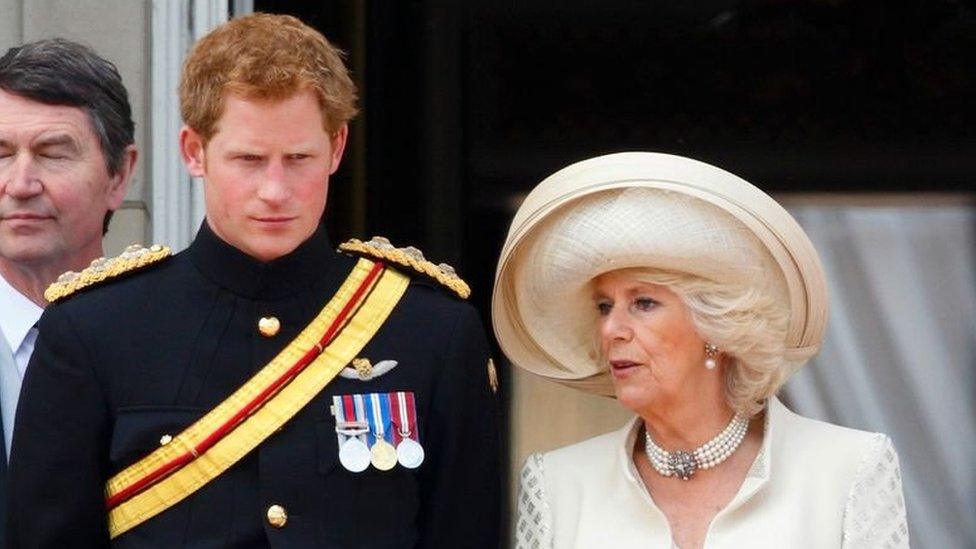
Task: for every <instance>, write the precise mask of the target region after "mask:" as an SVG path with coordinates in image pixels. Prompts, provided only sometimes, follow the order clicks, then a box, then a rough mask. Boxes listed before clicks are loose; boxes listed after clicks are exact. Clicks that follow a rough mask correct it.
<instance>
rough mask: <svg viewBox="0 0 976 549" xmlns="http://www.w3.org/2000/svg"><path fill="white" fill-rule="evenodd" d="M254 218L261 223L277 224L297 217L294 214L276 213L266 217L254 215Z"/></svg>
mask: <svg viewBox="0 0 976 549" xmlns="http://www.w3.org/2000/svg"><path fill="white" fill-rule="evenodd" d="M252 219H254V220H255V221H257V222H259V223H271V224H277V223H287V222H289V221H292V220H294V219H297V218H296V217H293V216H284V215H274V216H266V217H254V218H252Z"/></svg>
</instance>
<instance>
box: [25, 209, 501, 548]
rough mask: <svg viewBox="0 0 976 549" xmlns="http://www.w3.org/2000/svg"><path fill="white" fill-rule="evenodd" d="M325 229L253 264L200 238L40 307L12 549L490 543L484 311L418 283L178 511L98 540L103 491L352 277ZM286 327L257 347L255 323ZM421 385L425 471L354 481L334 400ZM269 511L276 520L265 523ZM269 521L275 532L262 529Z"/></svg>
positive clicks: (489, 402)
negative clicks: (352, 353)
mask: <svg viewBox="0 0 976 549" xmlns="http://www.w3.org/2000/svg"><path fill="white" fill-rule="evenodd" d="M354 264H355V259H353V258H350V257H346V256H344V255H340V254H337V253H335V252H334V251H333V249H332V247H331V246H330V244H329V242H328V239H327V238H326V236H325V235H324V232H323V231H322V230H321V229H320V230H319V231H318V232H317V233H316V234H315V235H313V236H312V237H311V238H310V239H309V240H307V241H306V242H305V243H303V244H302V245H301V246H300V247H299V248H298V249H296V250H295V251H294V252H292V253H291V254H289V255H287V256H285V257H282V258H280V259H278V260H275V261H273V262H270V263H264V264H262V263H259V262H256V261H255V260H253V259H251V258H250V257H248V256H246V255H245V254H243V253H241V252H240V251H238V250H237V249H235V248H233V247H231V246H229V245H228V244H226V243H225V242H223V241H222V240H220V239H219V238H218V237H216V236H215V235H214V234H213V232H212V231H210V230H209V228H207V227H206V224H204V227H203V228H202V229H201V230H200V233H199V234H198V235H197V238H196V240H195V241H194V242H193V244H192V245H191V246H190V248H188V249H187V250H186V251H185V252H183V253H180V254H177V255H176V256H174V257H172V258H170V259H167V260H164V261H162V262H160V263H159V264H158V265H155V266H153V267H150V268H149V269H147V270H146V271H145V272H141V273H137V274H133V275H132V276H129V277H127V278H124V279H121V280H117V281H114V282H111V283H108V284H105V285H103V286H101V287H97V288H93V289H91V290H89V291H85V292H82V293H80V294H79V295H76V296H73V297H71V298H70V299H68V300H66V301H65V302H63V303H59V304H56V305H52V306H51V307H49V308H48V309H47V310H46V311H45V313H44V316H43V318H42V320H41V325H40V333H41V334H42V335H41V336H40V338H39V340H38V342H37V346H36V349H35V351H34V355H33V359H32V362H31V365H30V368H29V370H28V374H27V377H26V379H25V380H24V388H23V391H24V393H23V396H22V397H21V399H20V407H19V409H18V413H17V418H18V420H17V426H16V430H15V435H14V444H13V447H14V455H13V456H12V461H11V464H10V476H9V488H8V509H9V515H8V532H7V533H8V540H9V541H10V545H9V546H10V547H59V548H61V547H99V546H109V545H111V546H112V547H183V546H191V547H269V546H270V547H336V548H345V547H415V546H419V547H438V548H448V547H497V546H498V539H499V536H498V524H499V506H500V497H499V490H500V471H499V462H500V459H499V439H498V429H497V405H496V402H495V398H494V395H493V394H492V392H491V390H490V389H489V386H488V380H487V377H488V376H487V373H486V363H487V360H488V349H487V345H486V342H485V337H484V331H483V327H482V325H481V322H480V320H479V318H478V315H477V313H476V312H475V310H474V309H473V308H472V307H471V306H470V305H468V304H466V303H464V302H462V301H460V300H458V299H456V298H453V297H451V296H450V295H449V294H448V293H447V292H445V291H443V290H442V289H440V288H438V287H436V285H434V284H428V283H425V282H423V281H421V280H419V279H415V280H414V281H412V282H411V285H410V287H409V288H408V290H407V292H406V293H405V294H404V296H403V298H402V299H401V300H400V303H399V304H398V305H397V307H396V309H394V311H393V312H392V314H391V315H390V317H389V319H388V320H387V322H386V323H385V324H384V325H383V326H382V328H381V329H380V331H379V332H378V333H377V334H376V336H375V337H374V338H373V339H372V340H371V341H370V342H369V343H368V344H367V345H366V347H365V348H364V349H363V351H361V352H360V353H359V355H360V356H361V357H365V358H369V359H370V360H371V361H373V362H374V363H375V362H377V361H382V360H396V361H397V362H398V365H397V366H396V367H395V368H394V369H392V370H391V371H389V372H388V373H386V374H384V375H382V376H379V377H376V378H373V379H372V380H369V381H362V380H359V379H346V378H341V377H337V378H336V379H335V380H334V381H333V382H332V383H330V384H329V385H328V386H327V387H326V388H325V390H324V391H323V392H322V393H321V394H319V395H318V396H317V397H315V398H314V399H313V400H312V401H311V402H310V403H309V404H308V405H307V406H306V407H305V408H304V409H303V410H302V411H301V412H299V413H298V414H297V415H296V416H295V417H294V418H293V419H292V420H291V421H290V422H289V423H288V424H286V425H285V426H284V427H283V428H282V429H281V430H280V431H279V432H277V433H276V434H274V435H272V436H271V437H270V438H269V439H267V440H266V441H265V442H264V443H263V444H262V445H261V446H259V447H258V448H257V449H256V450H254V451H252V452H251V453H250V454H249V455H248V456H247V457H245V458H244V459H243V460H242V461H240V462H238V463H237V464H236V465H234V466H233V467H231V468H230V469H229V470H228V471H226V472H225V473H224V474H223V475H221V476H219V477H218V478H216V479H214V480H213V481H211V482H210V483H209V484H207V485H205V486H204V487H203V488H201V489H200V490H199V491H197V492H196V493H194V494H193V495H191V496H190V497H188V498H187V499H185V500H183V501H182V502H180V503H179V504H177V505H176V506H174V507H172V508H170V509H168V510H166V511H164V512H163V513H161V514H159V515H157V516H156V517H154V518H151V519H149V520H148V521H147V522H145V523H143V524H141V525H139V526H137V527H136V528H134V529H133V530H130V531H129V532H126V533H124V534H122V535H121V536H119V537H117V538H116V539H115V540H113V541H112V542H111V544H110V543H109V539H108V530H107V526H106V511H105V496H104V485H105V482H106V480H107V479H108V478H109V477H111V476H112V475H113V474H114V473H116V472H118V471H120V470H121V469H123V468H125V467H127V466H129V465H131V464H132V463H134V462H135V461H137V460H139V459H140V458H141V457H143V456H145V455H147V454H148V453H150V452H151V451H152V450H154V449H155V448H156V447H158V446H159V444H160V439H161V437H163V436H164V435H175V434H177V433H178V432H180V431H181V430H182V429H184V428H185V427H187V426H189V425H190V424H191V423H192V422H194V421H195V420H197V419H198V418H200V417H201V416H202V415H204V414H205V413H206V412H207V411H208V410H210V409H212V408H213V407H214V406H216V405H217V404H218V403H220V402H221V401H222V400H223V399H224V398H225V397H227V396H228V395H229V394H230V393H232V392H233V391H234V390H235V389H237V388H238V387H240V386H241V385H242V384H244V383H245V382H246V381H247V380H248V379H249V378H250V377H251V376H252V375H253V374H254V373H255V372H256V371H258V370H259V369H260V368H261V367H262V366H264V365H265V364H266V363H267V362H268V361H270V360H271V359H272V358H273V357H274V356H275V355H276V354H277V353H278V351H280V350H281V348H282V347H284V346H285V345H286V344H287V343H288V342H290V341H291V340H292V339H293V338H294V337H295V336H296V335H297V334H298V333H299V332H300V331H301V330H302V329H303V328H304V327H305V326H306V325H307V324H308V322H309V321H311V319H312V318H314V317H315V316H316V315H317V314H318V312H319V311H320V310H321V308H322V307H323V306H324V304H325V303H326V302H327V301H328V300H329V299H330V298H331V297H332V295H333V293H334V292H335V290H337V289H338V287H339V285H340V284H341V283H342V282H343V281H344V280H345V278H346V276H347V275H348V273H349V272H350V271H351V269H352V267H353V265H354ZM272 316H273V317H276V318H277V319H278V320H279V321H280V330H279V331H278V333H277V334H276V335H274V336H272V337H266V336H264V335H261V334H260V333H259V331H258V321H259V319H260V318H262V317H269V318H270V317H272ZM389 391H412V392H414V393H415V395H416V406H417V414H418V424H419V432H420V437H421V443H422V444H423V446H424V448H425V450H426V459H425V461H424V462H423V464H422V465H421V466H420V467H419V468H417V469H413V470H411V469H406V468H404V467H402V466H399V465H398V466H396V467H395V468H393V469H392V470H390V471H385V472H384V471H379V470H376V469H374V468H369V469H367V470H366V471H364V472H361V473H352V472H350V471H347V470H345V469H344V468H343V467H342V466H341V465H340V464H339V461H338V448H337V446H338V442H337V437H336V433H335V427H336V425H335V418H334V417H333V416H332V414H331V413H330V405H331V399H332V395H337V394H356V393H374V392H389ZM274 505H277V506H280V508H276V511H278V512H279V514H280V511H284V515H286V519H285V520H284V521H283V522H284V525H281V524H280V523H281V522H282V520H281V517H278V520H277V521H269V520H268V510H269V508H270V507H271V506H274ZM271 522H276V523H277V524H278V526H273V525H272V524H271Z"/></svg>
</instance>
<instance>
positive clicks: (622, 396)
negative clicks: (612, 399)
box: [613, 380, 658, 413]
mask: <svg viewBox="0 0 976 549" xmlns="http://www.w3.org/2000/svg"><path fill="white" fill-rule="evenodd" d="M613 392H614V394H615V395H616V396H617V400H618V401H619V402H620V404H621V405H622V406H623V407H625V408H628V409H630V410H632V411H634V412H637V413H639V412H640V411H641V410H646V409H648V408H650V407H652V406H653V405H654V402H655V400H658V398H657V397H658V395H657V391H656V390H655V389H654V388H653V387H649V386H648V384H647V383H643V384H637V383H632V382H630V381H627V382H618V381H616V380H614V384H613Z"/></svg>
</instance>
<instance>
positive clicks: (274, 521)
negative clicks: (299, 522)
mask: <svg viewBox="0 0 976 549" xmlns="http://www.w3.org/2000/svg"><path fill="white" fill-rule="evenodd" d="M286 522H288V513H287V512H286V511H285V508H284V507H282V506H280V505H272V506H271V507H268V524H270V525H271V526H274V527H275V528H284V527H285V523H286Z"/></svg>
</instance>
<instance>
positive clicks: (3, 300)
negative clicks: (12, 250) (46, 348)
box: [0, 276, 44, 353]
mask: <svg viewBox="0 0 976 549" xmlns="http://www.w3.org/2000/svg"><path fill="white" fill-rule="evenodd" d="M43 312H44V309H42V308H41V307H38V306H37V304H36V303H34V302H33V301H31V300H29V299H27V297H26V296H25V295H24V294H22V293H20V292H18V291H17V290H16V289H14V287H13V286H11V285H10V283H9V282H7V280H6V279H5V278H3V276H0V331H2V332H3V337H4V338H5V339H6V340H7V345H9V346H10V351H11V352H13V353H16V352H17V349H19V348H20V345H21V344H22V343H23V342H24V339H25V338H26V337H27V333H28V332H30V329H31V328H32V327H34V324H36V323H37V321H38V320H39V319H40V318H41V313H43Z"/></svg>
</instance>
